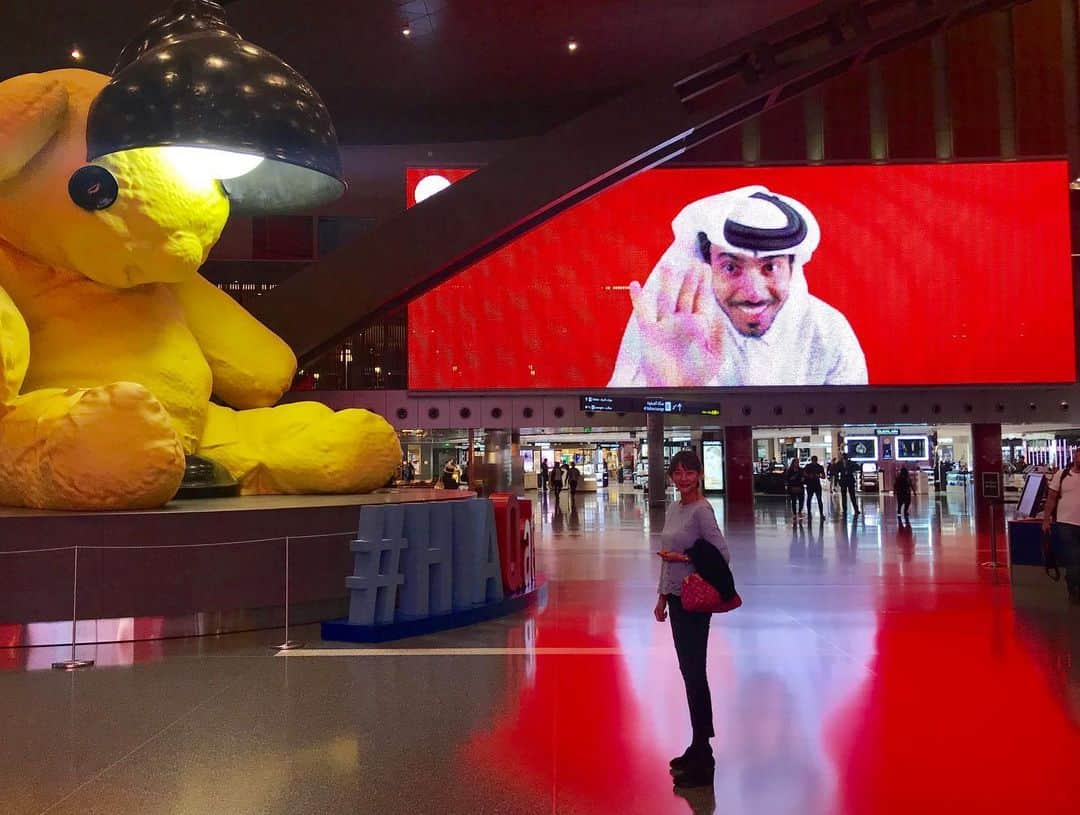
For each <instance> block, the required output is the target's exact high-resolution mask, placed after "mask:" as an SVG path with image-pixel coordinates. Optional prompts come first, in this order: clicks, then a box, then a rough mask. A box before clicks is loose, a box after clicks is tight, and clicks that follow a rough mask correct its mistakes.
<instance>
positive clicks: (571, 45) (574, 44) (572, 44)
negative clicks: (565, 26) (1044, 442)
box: [566, 40, 577, 54]
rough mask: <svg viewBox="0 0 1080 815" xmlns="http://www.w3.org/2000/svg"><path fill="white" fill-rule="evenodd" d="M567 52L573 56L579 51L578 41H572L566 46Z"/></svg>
mask: <svg viewBox="0 0 1080 815" xmlns="http://www.w3.org/2000/svg"><path fill="white" fill-rule="evenodd" d="M566 50H567V51H569V52H570V53H571V54H572V53H574V52H575V51H577V40H570V42H568V43H567V44H566Z"/></svg>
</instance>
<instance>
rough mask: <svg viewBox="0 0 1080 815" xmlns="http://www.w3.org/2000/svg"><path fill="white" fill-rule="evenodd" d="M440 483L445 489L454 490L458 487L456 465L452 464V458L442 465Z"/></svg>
mask: <svg viewBox="0 0 1080 815" xmlns="http://www.w3.org/2000/svg"><path fill="white" fill-rule="evenodd" d="M442 485H443V489H445V490H456V489H457V488H458V480H457V467H455V466H454V462H453V460H450V461H447V462H446V466H445V467H443V471H442Z"/></svg>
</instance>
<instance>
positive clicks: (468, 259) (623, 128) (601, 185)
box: [252, 0, 1023, 361]
mask: <svg viewBox="0 0 1080 815" xmlns="http://www.w3.org/2000/svg"><path fill="white" fill-rule="evenodd" d="M1022 1H1023V0H1021V2H1022ZM1017 4H1018V2H1017V0H828V2H823V3H820V4H818V5H816V6H814V7H813V8H810V9H808V10H806V11H804V12H800V13H798V14H794V15H792V16H790V17H787V18H785V19H784V20H782V21H780V22H778V23H776V24H775V25H773V26H770V27H768V28H765V29H762V30H761V31H758V32H756V33H754V34H752V35H750V36H748V37H745V38H743V39H741V40H737V41H736V42H733V43H730V44H728V45H726V46H725V47H724V48H723V49H721V50H720V51H717V52H715V53H714V54H712V55H709V56H706V57H705V58H703V59H701V60H700V61H699V62H698V63H697V64H696V65H694V66H692V67H691V68H689V69H688V70H686V71H683V72H681V73H680V75H678V76H676V77H670V76H669V77H664V78H662V79H658V80H656V81H653V82H649V83H647V84H645V85H642V86H640V87H639V88H637V89H635V90H633V91H631V92H629V93H627V94H626V95H624V96H622V97H620V98H618V99H615V100H613V101H611V102H609V103H606V104H603V105H601V106H599V107H597V108H596V109H594V110H592V111H590V112H588V113H586V114H584V115H583V116H580V117H578V118H577V119H574V120H572V121H570V122H567V123H565V124H563V125H560V126H559V127H557V128H555V129H554V130H552V131H550V132H549V133H547V134H545V135H543V136H540V137H538V138H536V139H533V140H530V141H528V142H526V143H525V144H523V145H522V146H521V147H520V148H519V149H517V150H516V151H514V152H512V153H511V154H509V155H507V156H505V157H504V158H502V159H500V160H498V161H496V162H493V163H492V164H490V165H488V166H487V167H484V168H482V169H480V170H478V171H477V172H476V173H473V174H472V175H470V176H469V177H467V178H465V179H462V180H461V181H458V182H457V183H455V184H454V185H452V186H451V187H449V188H448V189H446V190H444V191H443V192H441V193H439V194H438V195H436V196H433V197H432V198H429V199H427V200H426V201H424V202H423V203H421V204H419V205H417V206H415V207H413V208H411V209H409V210H407V211H406V212H403V213H401V214H400V215H398V216H397V217H395V218H392V219H390V220H388V221H386V222H385V223H383V224H381V225H380V226H379V227H377V228H376V229H374V230H372V231H371V232H369V233H367V234H365V235H363V236H361V237H359V238H357V239H356V240H355V241H353V242H351V243H349V244H347V245H346V246H344V247H342V248H341V249H339V250H338V251H337V252H335V253H334V254H332V255H330V256H329V257H327V258H325V259H323V260H320V261H319V262H317V263H314V264H312V265H311V266H308V267H306V268H305V269H303V270H302V271H300V272H298V273H297V274H295V275H294V276H293V277H291V278H290V279H289V280H288V281H286V282H285V283H283V284H282V285H280V286H278V287H277V288H276V289H274V290H273V291H272V292H269V293H268V294H266V295H264V296H263V297H261V298H259V300H258V301H257V302H256V303H255V304H254V307H253V309H252V310H253V311H254V313H255V315H256V316H257V317H258V318H259V319H261V320H262V321H263V322H264V323H265V324H266V325H268V326H269V327H270V328H271V329H273V330H274V331H276V332H277V333H278V334H279V335H281V336H282V337H283V338H284V339H285V340H286V341H287V342H288V343H289V344H290V345H291V346H292V348H293V350H294V351H295V352H296V353H297V356H298V357H299V358H300V359H301V360H302V361H303V360H308V359H311V358H312V357H314V356H316V355H318V354H319V353H320V352H322V351H323V350H324V349H325V348H327V347H328V346H330V345H332V344H333V343H335V342H337V341H340V340H341V339H343V338H345V337H347V336H348V335H349V334H351V333H353V332H355V331H356V330H358V329H360V328H362V327H363V326H364V324H365V323H366V322H369V321H371V320H373V319H376V318H378V317H380V316H382V315H383V314H385V313H387V312H389V311H392V310H395V309H397V308H399V307H400V306H402V305H404V304H405V303H408V302H409V301H410V300H412V299H413V298H415V297H417V296H419V295H420V294H423V293H424V292H425V291H427V290H428V289H431V288H433V287H434V286H436V285H438V284H439V283H441V282H443V281H444V280H446V279H447V278H448V277H450V276H452V275H454V274H456V273H457V272H459V271H461V270H463V269H465V268H467V267H468V266H470V265H471V264H473V263H475V262H477V261H478V260H480V259H481V258H483V257H485V256H486V255H488V254H490V253H491V252H493V251H495V250H496V249H498V248H499V247H501V246H503V245H505V244H506V243H508V242H509V241H511V240H513V239H514V238H515V237H517V236H518V235H521V234H522V233H524V232H526V231H527V230H529V229H531V228H532V227H534V226H537V225H538V224H540V223H542V222H543V221H545V220H547V219H548V218H550V217H552V216H553V215H555V214H557V213H558V212H561V211H563V210H565V209H567V208H568V207H571V206H573V205H574V204H576V203H578V202H580V201H583V200H585V199H586V198H589V197H590V196H592V195H595V194H596V193H598V192H600V191H601V190H603V189H605V188H607V187H610V186H611V185H613V184H616V183H618V182H619V181H622V180H624V179H626V178H628V177H630V176H631V175H634V174H636V173H638V172H641V171H642V170H645V169H648V168H649V167H653V166H655V165H657V164H661V163H663V162H665V161H667V160H669V159H671V158H674V157H675V156H677V155H679V154H680V153H682V152H683V151H685V150H687V149H689V148H691V147H694V146H696V145H697V144H700V143H701V142H703V141H705V140H707V139H709V138H712V137H713V136H715V135H717V134H718V133H722V132H723V131H725V130H728V129H730V128H732V127H736V126H738V125H739V124H741V123H742V122H744V121H746V120H748V119H750V118H752V117H754V116H757V115H758V114H760V113H762V112H763V111H765V110H768V109H769V108H771V107H773V106H774V105H777V104H779V103H781V102H784V101H787V100H788V99H790V98H792V97H794V96H797V95H799V94H801V93H803V92H804V91H807V90H809V89H810V88H813V87H815V86H817V85H819V84H821V83H822V82H824V81H825V80H827V79H829V78H831V77H833V76H836V75H838V74H841V73H843V72H844V71H847V70H850V69H851V68H853V67H855V66H857V65H859V64H861V63H862V62H865V61H867V60H871V59H875V58H877V57H879V56H881V55H882V54H885V53H888V52H890V51H893V50H896V49H898V48H901V47H903V46H905V45H908V44H909V43H911V42H914V41H915V40H918V39H920V38H923V37H927V36H929V35H931V34H933V33H935V32H937V31H938V30H940V29H941V28H942V27H944V26H947V25H949V24H951V23H954V22H956V21H958V20H962V19H967V18H969V17H972V16H975V15H978V14H982V13H985V12H987V11H992V10H996V9H1001V8H1006V7H1008V6H1012V5H1017Z"/></svg>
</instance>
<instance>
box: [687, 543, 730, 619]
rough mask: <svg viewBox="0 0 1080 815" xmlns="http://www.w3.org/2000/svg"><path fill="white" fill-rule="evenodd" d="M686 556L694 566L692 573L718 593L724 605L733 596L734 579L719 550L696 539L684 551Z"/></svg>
mask: <svg viewBox="0 0 1080 815" xmlns="http://www.w3.org/2000/svg"><path fill="white" fill-rule="evenodd" d="M686 556H687V557H689V558H690V562H691V563H692V564H693V565H694V571H696V572H697V573H698V574H699V575H701V577H702V579H704V580H705V582H706V583H708V584H709V585H710V586H712V587H713V588H714V589H716V590H717V591H718V592H719V593H720V599H721V600H723V601H724V602H725V603H726V602H728V601H729V600H731V598H732V597H734V596H735V577H734V576H733V575H732V574H731V568H730V567H729V566H728V562H727V561H726V560H724V556H723V555H722V554H720V550H719V549H717V548H716V547H715V546H713V545H712V544H711V543H709V542H708V541H707V540H705V538H698V539H697V540H696V541H694V545H693V546H691V547H690V548H689V549H687V550H686Z"/></svg>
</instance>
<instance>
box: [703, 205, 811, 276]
mask: <svg viewBox="0 0 1080 815" xmlns="http://www.w3.org/2000/svg"><path fill="white" fill-rule="evenodd" d="M750 197H751V198H757V199H758V200H760V201H768V202H769V203H770V204H772V205H773V206H774V207H776V208H777V209H779V210H780V211H781V212H782V213H783V214H784V217H785V218H786V219H787V223H785V224H784V225H783V226H780V227H773V228H767V227H760V226H751V225H749V224H741V223H739V222H738V221H734V220H732V219H730V218H729V219H728V220H727V221H725V222H724V242H725V243H727V244H728V246H734V247H735V248H737V249H745V250H747V251H748V252H756V253H766V252H774V253H776V254H782V253H784V252H786V251H788V250H790V249H794V248H795V247H796V246H798V245H799V244H800V243H802V242H803V241H804V240H806V220H805V219H804V218H803V216H802V215H800V214H799V212H798V211H797V210H796V209H795V208H794V207H792V206H791V205H790V204H788V203H787V202H786V201H784V200H783V199H781V198H779V197H778V196H775V195H770V194H769V193H766V192H755V193H754V194H753V195H751V196H750ZM698 245H699V247H700V249H701V254H702V256H703V257H704V259H705V260H706V261H708V260H709V258H710V252H711V245H712V242H711V241H710V240H709V237H708V235H706V234H705V233H704V232H699V233H698Z"/></svg>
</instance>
